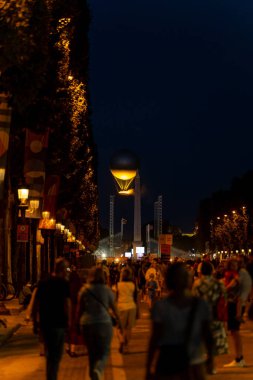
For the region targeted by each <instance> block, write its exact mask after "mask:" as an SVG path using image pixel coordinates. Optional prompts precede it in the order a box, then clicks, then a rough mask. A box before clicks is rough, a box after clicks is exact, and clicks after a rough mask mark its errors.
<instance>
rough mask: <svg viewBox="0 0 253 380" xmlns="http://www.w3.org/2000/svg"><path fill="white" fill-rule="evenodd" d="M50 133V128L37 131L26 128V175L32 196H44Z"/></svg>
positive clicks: (30, 195)
mask: <svg viewBox="0 0 253 380" xmlns="http://www.w3.org/2000/svg"><path fill="white" fill-rule="evenodd" d="M48 134H49V133H48V130H46V131H45V132H43V133H36V132H33V131H31V130H29V129H26V140H25V165H24V176H25V179H26V183H27V185H29V197H32V198H42V197H43V190H44V184H45V159H46V153H47V147H48Z"/></svg>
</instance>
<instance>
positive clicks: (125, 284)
mask: <svg viewBox="0 0 253 380" xmlns="http://www.w3.org/2000/svg"><path fill="white" fill-rule="evenodd" d="M137 299H138V292H137V288H136V285H135V284H134V282H133V279H132V272H131V271H130V270H129V269H128V268H127V267H126V268H125V269H123V270H122V272H121V278H120V281H119V282H118V284H117V306H118V309H119V315H120V320H121V323H122V329H123V341H122V342H121V343H120V349H119V351H120V352H121V353H126V352H128V345H129V341H130V338H131V332H132V328H133V327H134V326H135V322H136V313H137V310H138V308H137V306H138V305H137V303H138V300H137Z"/></svg>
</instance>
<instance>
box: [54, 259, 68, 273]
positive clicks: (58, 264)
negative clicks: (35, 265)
mask: <svg viewBox="0 0 253 380" xmlns="http://www.w3.org/2000/svg"><path fill="white" fill-rule="evenodd" d="M67 268H68V263H67V261H66V260H65V259H64V258H63V257H59V258H58V259H56V260H55V267H54V273H55V276H57V277H64V278H66V277H67V274H68V271H67Z"/></svg>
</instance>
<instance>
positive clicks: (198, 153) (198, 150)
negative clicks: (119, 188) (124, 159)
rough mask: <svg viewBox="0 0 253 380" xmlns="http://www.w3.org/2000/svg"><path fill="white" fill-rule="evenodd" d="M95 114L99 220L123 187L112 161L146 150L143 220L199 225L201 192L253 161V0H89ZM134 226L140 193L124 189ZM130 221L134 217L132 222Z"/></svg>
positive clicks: (122, 203) (122, 212)
mask: <svg viewBox="0 0 253 380" xmlns="http://www.w3.org/2000/svg"><path fill="white" fill-rule="evenodd" d="M89 6H90V9H91V15H92V22H91V26H90V82H89V91H90V96H91V107H92V123H93V131H94V139H95V142H96V144H97V150H98V164H99V166H98V175H99V194H100V211H101V223H102V226H103V227H108V226H109V196H110V194H116V191H115V187H114V183H113V179H112V176H111V174H110V171H109V161H110V157H111V156H112V154H113V153H115V151H117V150H118V149H120V148H128V149H130V150H132V151H134V152H135V153H136V154H137V155H138V156H139V158H140V163H141V164H140V177H141V183H142V191H143V195H142V221H143V223H145V222H147V221H150V220H152V219H153V203H154V201H155V200H156V199H157V196H158V195H159V194H161V195H163V203H164V207H163V216H164V218H166V219H168V220H169V221H170V222H171V223H172V224H174V225H178V226H180V227H182V228H183V230H184V231H191V230H192V229H193V228H194V223H195V219H196V216H197V212H198V206H199V202H200V200H201V199H203V198H206V197H209V196H210V195H211V194H212V192H214V191H217V190H220V189H226V188H228V187H229V185H230V182H231V180H232V178H234V177H236V176H241V175H243V174H244V173H245V172H246V171H247V170H250V169H252V166H253V164H252V161H253V160H252V142H253V131H252V117H253V115H252V109H253V106H252V105H253V96H252V91H253V22H252V20H253V2H252V0H248V1H244V0H238V1H234V0H226V1H224V0H204V1H203V0H199V1H193V0H172V1H170V0H156V1H155V0H153V1H151V0H145V1H144V0H120V1H119V0H107V1H102V0H89ZM115 207H116V222H115V231H116V232H117V231H119V230H120V223H119V220H120V218H121V217H124V218H127V219H128V220H129V223H128V226H129V228H130V226H132V222H133V221H132V211H133V199H126V198H124V199H122V198H120V197H119V196H117V197H116V203H115ZM131 228H132V227H131Z"/></svg>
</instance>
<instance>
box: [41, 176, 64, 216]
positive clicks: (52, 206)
mask: <svg viewBox="0 0 253 380" xmlns="http://www.w3.org/2000/svg"><path fill="white" fill-rule="evenodd" d="M59 187H60V176H59V175H49V176H47V177H46V183H45V192H44V206H43V210H44V211H49V212H50V218H55V216H56V202H57V197H58V194H59Z"/></svg>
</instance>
